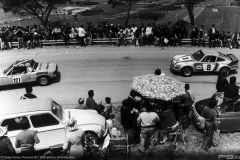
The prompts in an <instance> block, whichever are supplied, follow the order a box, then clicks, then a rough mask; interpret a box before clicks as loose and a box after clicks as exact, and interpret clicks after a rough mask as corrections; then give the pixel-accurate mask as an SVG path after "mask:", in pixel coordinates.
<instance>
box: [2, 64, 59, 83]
mask: <svg viewBox="0 0 240 160" xmlns="http://www.w3.org/2000/svg"><path fill="white" fill-rule="evenodd" d="M57 72H58V66H57V64H55V63H38V62H35V61H34V60H33V59H27V60H19V61H16V62H14V63H13V64H12V65H10V66H9V67H8V68H7V69H5V70H1V71H0V86H7V85H14V84H22V83H27V82H35V81H36V82H37V83H38V84H39V85H41V86H45V85H47V84H49V82H50V79H51V78H54V77H56V76H57Z"/></svg>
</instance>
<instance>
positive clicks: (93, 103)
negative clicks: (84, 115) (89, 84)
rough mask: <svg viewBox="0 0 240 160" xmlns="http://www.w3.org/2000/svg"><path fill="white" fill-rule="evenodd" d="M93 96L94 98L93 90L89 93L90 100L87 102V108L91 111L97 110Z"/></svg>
mask: <svg viewBox="0 0 240 160" xmlns="http://www.w3.org/2000/svg"><path fill="white" fill-rule="evenodd" d="M93 96H94V92H93V90H89V91H88V98H87V100H86V107H87V108H89V109H96V107H97V103H96V102H95V100H94V99H93Z"/></svg>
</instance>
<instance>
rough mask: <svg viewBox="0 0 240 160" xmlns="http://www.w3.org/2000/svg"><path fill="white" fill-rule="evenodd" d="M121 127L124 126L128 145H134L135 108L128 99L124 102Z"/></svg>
mask: <svg viewBox="0 0 240 160" xmlns="http://www.w3.org/2000/svg"><path fill="white" fill-rule="evenodd" d="M121 125H122V126H123V129H124V133H125V136H126V138H127V141H128V144H131V143H133V135H134V134H133V107H132V106H131V105H130V103H129V101H128V100H127V99H124V100H123V101H122V108H121Z"/></svg>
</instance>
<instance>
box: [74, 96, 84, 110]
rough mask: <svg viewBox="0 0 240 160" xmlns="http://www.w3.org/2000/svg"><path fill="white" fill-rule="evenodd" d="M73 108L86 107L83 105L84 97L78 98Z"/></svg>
mask: <svg viewBox="0 0 240 160" xmlns="http://www.w3.org/2000/svg"><path fill="white" fill-rule="evenodd" d="M75 109H86V105H84V98H79V100H78V106H76V107H75Z"/></svg>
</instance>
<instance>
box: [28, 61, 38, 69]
mask: <svg viewBox="0 0 240 160" xmlns="http://www.w3.org/2000/svg"><path fill="white" fill-rule="evenodd" d="M38 65H39V63H37V62H35V61H34V60H32V62H31V63H30V66H31V67H32V68H33V69H36V68H37V67H38Z"/></svg>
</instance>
